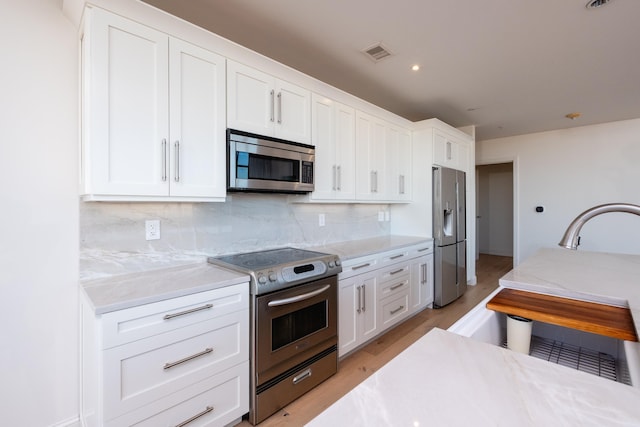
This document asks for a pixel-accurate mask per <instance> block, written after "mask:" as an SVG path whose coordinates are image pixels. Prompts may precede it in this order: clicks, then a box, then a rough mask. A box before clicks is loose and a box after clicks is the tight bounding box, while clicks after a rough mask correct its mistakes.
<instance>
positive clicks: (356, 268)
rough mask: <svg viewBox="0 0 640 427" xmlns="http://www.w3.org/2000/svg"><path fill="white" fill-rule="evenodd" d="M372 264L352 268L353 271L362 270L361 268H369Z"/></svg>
mask: <svg viewBox="0 0 640 427" xmlns="http://www.w3.org/2000/svg"><path fill="white" fill-rule="evenodd" d="M370 265H371V264H369V263H366V264H360V265H356V266H355V267H351V269H352V270H360V269H361V268H365V267H369V266H370Z"/></svg>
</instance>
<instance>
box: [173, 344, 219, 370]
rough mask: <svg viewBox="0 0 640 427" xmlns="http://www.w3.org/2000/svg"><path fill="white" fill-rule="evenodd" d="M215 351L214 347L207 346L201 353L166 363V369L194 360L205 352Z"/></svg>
mask: <svg viewBox="0 0 640 427" xmlns="http://www.w3.org/2000/svg"><path fill="white" fill-rule="evenodd" d="M209 353H213V349H212V348H205V349H204V350H202V351H201V352H200V353H196V354H192V355H191V356H187V357H185V358H184V359H180V360H176V361H175V362H168V363H165V364H164V369H169V368H173V367H174V366H176V365H179V364H181V363H184V362H188V361H189V360H193V359H195V358H196V357H200V356H204V355H205V354H209Z"/></svg>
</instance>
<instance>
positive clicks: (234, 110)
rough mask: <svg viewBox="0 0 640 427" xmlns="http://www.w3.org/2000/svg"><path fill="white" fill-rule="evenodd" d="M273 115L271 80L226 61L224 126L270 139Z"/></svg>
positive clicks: (257, 72)
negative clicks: (225, 111)
mask: <svg viewBox="0 0 640 427" xmlns="http://www.w3.org/2000/svg"><path fill="white" fill-rule="evenodd" d="M275 114H276V111H275V88H274V78H273V77H272V76H270V75H269V74H266V73H263V72H261V71H258V70H256V69H254V68H251V67H247V66H245V65H242V64H238V63H237V62H233V61H227V126H228V127H229V128H232V129H238V130H243V131H246V132H253V133H257V134H260V135H266V136H274V123H275V120H276V117H275Z"/></svg>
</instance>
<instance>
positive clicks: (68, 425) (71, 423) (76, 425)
mask: <svg viewBox="0 0 640 427" xmlns="http://www.w3.org/2000/svg"><path fill="white" fill-rule="evenodd" d="M81 426H82V424H81V423H80V417H79V416H78V415H76V416H74V417H71V418H67V419H66V420H62V421H58V422H57V423H55V424H51V425H50V426H49V427H81Z"/></svg>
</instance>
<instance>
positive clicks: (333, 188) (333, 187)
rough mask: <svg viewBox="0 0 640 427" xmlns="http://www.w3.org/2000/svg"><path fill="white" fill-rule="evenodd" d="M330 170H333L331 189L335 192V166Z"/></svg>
mask: <svg viewBox="0 0 640 427" xmlns="http://www.w3.org/2000/svg"><path fill="white" fill-rule="evenodd" d="M332 170H333V186H332V187H331V188H332V190H333V191H336V188H337V187H336V181H337V178H336V176H337V175H336V165H333V166H332Z"/></svg>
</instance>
